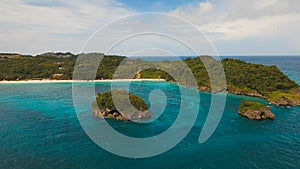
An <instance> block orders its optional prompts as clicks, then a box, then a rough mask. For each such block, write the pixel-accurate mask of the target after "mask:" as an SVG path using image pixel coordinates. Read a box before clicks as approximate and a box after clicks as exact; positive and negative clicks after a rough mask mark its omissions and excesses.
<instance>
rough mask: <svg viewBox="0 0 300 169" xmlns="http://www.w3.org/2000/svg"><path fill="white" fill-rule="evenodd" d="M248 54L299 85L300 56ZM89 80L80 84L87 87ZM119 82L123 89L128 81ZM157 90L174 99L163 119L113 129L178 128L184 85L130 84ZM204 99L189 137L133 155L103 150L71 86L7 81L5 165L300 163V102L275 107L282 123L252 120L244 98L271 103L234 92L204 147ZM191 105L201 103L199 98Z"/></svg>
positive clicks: (0, 108) (104, 168) (175, 168)
mask: <svg viewBox="0 0 300 169" xmlns="http://www.w3.org/2000/svg"><path fill="white" fill-rule="evenodd" d="M242 59H244V60H246V61H249V62H253V63H262V64H275V65H277V66H278V67H279V68H280V69H281V70H282V71H283V72H285V73H286V74H287V75H288V76H289V77H290V78H292V79H294V80H295V81H296V82H298V83H299V81H300V77H299V73H300V70H299V69H300V68H299V65H300V57H276V58H273V57H256V58H254V57H243V58H242ZM87 85H88V84H85V83H82V84H79V86H80V87H83V88H84V87H86V86H87ZM117 85H118V86H119V87H120V88H123V84H122V83H117ZM109 88H110V83H97V84H96V92H103V91H106V90H109ZM153 89H161V90H162V91H164V93H165V95H166V97H167V98H168V100H167V101H168V102H167V107H166V109H165V111H164V113H163V114H162V115H161V116H160V117H159V118H158V119H157V120H155V121H153V122H151V123H149V124H137V123H132V122H131V123H130V122H127V123H123V122H119V121H113V120H109V121H108V122H109V123H110V124H111V126H113V127H114V128H115V129H116V130H117V131H119V132H121V133H123V134H125V135H128V136H134V137H149V136H154V135H157V134H160V133H162V132H163V131H165V130H167V129H168V128H169V127H170V126H172V124H173V123H174V121H175V119H176V117H177V116H178V112H179V107H180V93H179V87H178V86H177V85H176V84H172V83H163V82H134V83H132V84H131V87H130V90H131V91H132V92H133V93H135V94H137V95H139V96H141V97H143V98H144V99H145V100H146V102H147V103H149V100H148V95H149V92H150V91H151V90H153ZM183 90H190V89H183ZM185 97H188V96H185ZM200 99H201V104H200V109H199V114H198V117H197V120H196V123H195V124H194V126H193V128H192V129H191V131H190V132H189V134H188V135H187V137H186V138H185V139H184V140H183V141H182V142H180V143H179V144H178V145H177V146H176V147H174V148H173V149H171V150H170V151H168V152H166V153H163V154H161V155H158V156H154V157H150V158H145V159H132V158H125V157H120V156H117V155H114V154H111V153H109V152H107V151H106V150H103V149H102V148H100V147H99V146H98V145H97V144H95V143H94V142H93V141H92V140H91V139H90V138H89V137H88V136H87V134H86V133H85V132H84V130H83V129H82V127H81V125H80V123H79V121H78V118H77V115H76V113H75V109H74V105H73V100H72V84H71V83H57V84H1V85H0V138H1V141H0V168H1V169H2V168H3V169H17V168H26V169H39V168H41V169H47V168H57V169H60V168H61V169H67V168H70V169H71V168H72V169H79V168H88V169H95V168H101V169H119V168H122V169H123V168H139V169H140V168H144V169H152V168H153V169H157V168H166V169H199V168H208V169H212V168H278V169H283V168H299V166H300V107H293V108H282V107H276V106H271V109H272V111H273V112H274V113H275V114H276V119H275V120H266V121H251V120H248V119H246V118H244V117H241V116H240V115H239V114H238V113H237V110H238V106H239V103H240V102H241V100H243V99H253V100H257V101H260V102H263V103H266V104H267V102H266V101H265V100H262V99H258V98H251V97H245V96H236V95H227V102H226V107H225V111H224V113H223V116H222V119H221V122H220V124H219V125H218V128H217V129H216V131H215V132H214V134H213V135H212V137H210V138H209V140H207V141H206V142H205V143H203V144H199V143H198V137H199V134H200V131H201V129H202V127H203V124H204V121H205V119H206V116H207V114H208V110H209V108H210V99H211V97H210V94H208V93H200ZM157 102H158V103H159V99H158V100H157ZM190 104H191V105H193V104H194V103H193V101H191V103H190ZM80 109H81V110H82V112H80V113H81V114H80V115H85V116H86V119H87V121H88V123H89V124H90V125H98V126H97V127H101V123H97V121H99V120H100V119H96V118H94V117H93V116H92V114H91V112H89V111H90V110H89V109H90V106H89V105H85V106H83V107H81V108H80ZM189 122H190V120H189V119H188V118H186V119H185V120H184V121H182V123H181V126H179V129H180V128H182V129H184V128H185V126H186V124H188V123H189ZM178 131H179V130H178ZM99 134H100V135H101V134H102V133H99ZM120 141H121V140H120ZM132 148H135V147H132Z"/></svg>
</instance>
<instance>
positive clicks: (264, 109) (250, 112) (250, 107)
mask: <svg viewBox="0 0 300 169" xmlns="http://www.w3.org/2000/svg"><path fill="white" fill-rule="evenodd" d="M239 114H241V115H243V116H245V117H247V118H249V119H251V120H264V119H274V118H275V114H274V113H272V112H271V109H270V107H268V106H265V105H263V104H261V103H258V102H255V101H249V100H244V101H242V103H241V105H240V108H239Z"/></svg>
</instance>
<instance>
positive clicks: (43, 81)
mask: <svg viewBox="0 0 300 169" xmlns="http://www.w3.org/2000/svg"><path fill="white" fill-rule="evenodd" d="M129 81H130V82H131V81H132V82H142V81H166V80H165V79H105V80H19V81H0V84H12V83H83V82H88V83H93V82H129Z"/></svg>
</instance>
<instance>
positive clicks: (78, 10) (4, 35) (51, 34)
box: [0, 0, 134, 54]
mask: <svg viewBox="0 0 300 169" xmlns="http://www.w3.org/2000/svg"><path fill="white" fill-rule="evenodd" d="M50 2H51V1H34V0H30V1H21V0H11V1H8V2H5V3H2V4H1V6H0V11H1V13H0V24H1V27H0V35H1V39H0V43H1V44H2V45H1V46H2V47H1V50H2V51H1V52H20V53H26V54H28V53H30V54H38V53H41V52H45V51H58V50H61V51H71V52H75V53H77V52H79V50H80V49H81V46H82V45H83V43H84V42H85V41H86V40H87V38H88V37H89V36H90V35H91V34H92V33H93V32H94V31H95V30H96V29H97V28H99V27H100V26H103V25H104V24H106V23H107V22H109V21H111V20H113V19H116V18H119V17H121V16H124V15H128V14H130V13H133V12H134V11H133V10H131V9H128V8H126V7H125V6H124V5H122V4H120V3H117V2H114V1H108V0H102V1H95V0H89V1H79V0H74V1H52V2H51V3H50Z"/></svg>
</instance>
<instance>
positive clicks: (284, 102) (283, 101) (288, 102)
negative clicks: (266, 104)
mask: <svg viewBox="0 0 300 169" xmlns="http://www.w3.org/2000/svg"><path fill="white" fill-rule="evenodd" d="M270 103H271V104H274V105H276V106H299V105H300V100H293V99H289V98H287V97H284V96H282V97H280V98H278V99H276V100H275V101H270Z"/></svg>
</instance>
